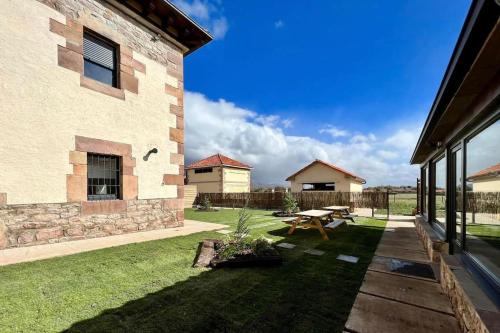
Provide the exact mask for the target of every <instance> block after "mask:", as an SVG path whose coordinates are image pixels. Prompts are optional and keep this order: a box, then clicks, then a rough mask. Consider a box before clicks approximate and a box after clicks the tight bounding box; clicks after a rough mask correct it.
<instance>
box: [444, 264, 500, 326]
mask: <svg viewBox="0 0 500 333" xmlns="http://www.w3.org/2000/svg"><path fill="white" fill-rule="evenodd" d="M441 287H442V288H443V291H444V292H445V293H446V294H447V295H448V297H449V299H450V301H451V305H452V308H453V311H454V312H455V314H456V316H457V318H458V321H459V324H460V327H461V328H462V330H463V331H464V332H477V333H489V332H500V312H499V311H498V309H497V308H496V306H495V305H494V304H493V303H492V302H491V301H490V300H489V299H488V297H487V296H486V295H485V294H484V293H483V292H482V290H481V289H480V288H479V286H478V285H477V284H476V283H475V282H474V281H473V279H472V277H471V276H470V275H469V273H468V272H467V271H466V269H465V267H463V265H462V263H461V262H460V261H459V260H458V258H456V257H454V256H451V255H442V259H441Z"/></svg>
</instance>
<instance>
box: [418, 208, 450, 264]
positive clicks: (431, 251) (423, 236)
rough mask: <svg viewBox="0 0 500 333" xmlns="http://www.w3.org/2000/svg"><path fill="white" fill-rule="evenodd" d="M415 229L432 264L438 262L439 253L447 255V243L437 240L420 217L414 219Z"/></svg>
mask: <svg viewBox="0 0 500 333" xmlns="http://www.w3.org/2000/svg"><path fill="white" fill-rule="evenodd" d="M415 229H416V230H417V234H418V237H419V238H420V240H421V241H422V244H423V245H424V248H425V250H426V251H427V255H428V256H429V258H431V259H432V261H434V262H439V261H440V260H441V253H448V243H446V242H445V241H443V240H441V239H439V238H438V236H437V235H436V233H435V231H434V230H433V229H432V228H431V226H430V225H429V224H428V223H427V222H426V221H425V220H424V218H423V217H421V216H416V217H415Z"/></svg>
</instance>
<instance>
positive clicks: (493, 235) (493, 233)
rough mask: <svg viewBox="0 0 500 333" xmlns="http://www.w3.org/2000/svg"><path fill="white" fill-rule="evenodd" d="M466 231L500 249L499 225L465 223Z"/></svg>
mask: <svg viewBox="0 0 500 333" xmlns="http://www.w3.org/2000/svg"><path fill="white" fill-rule="evenodd" d="M467 233H470V234H472V235H474V236H476V237H478V238H479V239H481V240H483V241H485V242H487V243H488V244H490V245H491V246H493V247H494V248H495V249H497V250H500V226H499V225H494V224H493V225H492V224H472V223H470V224H467Z"/></svg>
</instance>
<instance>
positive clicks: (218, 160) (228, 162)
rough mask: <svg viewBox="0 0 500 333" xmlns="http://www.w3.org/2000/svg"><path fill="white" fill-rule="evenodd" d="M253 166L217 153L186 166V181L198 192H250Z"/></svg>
mask: <svg viewBox="0 0 500 333" xmlns="http://www.w3.org/2000/svg"><path fill="white" fill-rule="evenodd" d="M251 169H252V167H251V166H249V165H247V164H245V163H242V162H239V161H236V160H233V159H232V158H229V157H227V156H224V155H222V154H215V155H212V156H209V157H207V158H204V159H202V160H199V161H196V162H194V163H191V164H190V165H188V166H187V167H186V182H187V184H189V185H194V186H196V188H197V192H198V193H245V192H250V181H251Z"/></svg>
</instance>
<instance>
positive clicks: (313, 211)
mask: <svg viewBox="0 0 500 333" xmlns="http://www.w3.org/2000/svg"><path fill="white" fill-rule="evenodd" d="M331 213H332V212H331V211H328V210H320V209H311V210H306V211H303V212H300V213H296V214H295V215H300V216H309V217H325V216H328V215H330V214H331Z"/></svg>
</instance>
